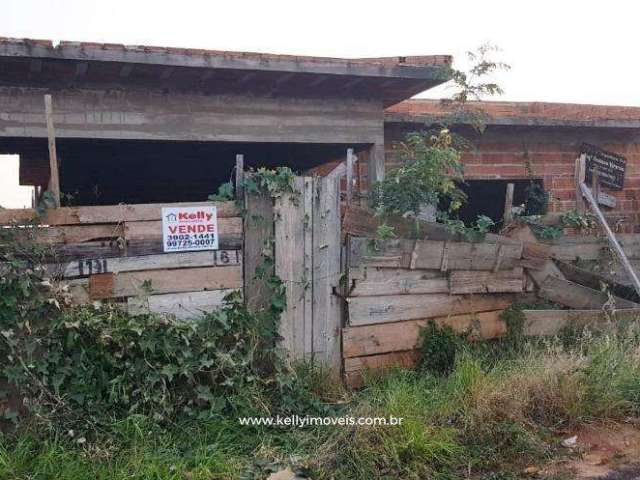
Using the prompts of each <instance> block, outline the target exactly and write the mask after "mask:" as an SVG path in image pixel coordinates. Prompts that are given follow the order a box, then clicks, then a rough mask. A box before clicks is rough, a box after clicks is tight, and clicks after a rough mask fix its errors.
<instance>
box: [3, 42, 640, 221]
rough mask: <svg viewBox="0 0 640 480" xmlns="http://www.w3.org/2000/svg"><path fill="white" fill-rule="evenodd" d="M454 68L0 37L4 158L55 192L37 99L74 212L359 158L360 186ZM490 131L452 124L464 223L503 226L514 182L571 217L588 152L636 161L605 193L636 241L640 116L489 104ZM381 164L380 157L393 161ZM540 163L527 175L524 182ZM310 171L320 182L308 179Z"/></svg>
mask: <svg viewBox="0 0 640 480" xmlns="http://www.w3.org/2000/svg"><path fill="white" fill-rule="evenodd" d="M451 60H452V59H451V57H449V56H444V55H436V56H421V57H390V58H370V59H350V60H347V59H336V58H318V57H296V56H287V55H269V54H255V53H237V52H220V51H209V50H195V49H176V48H160V47H149V46H135V47H130V46H123V45H113V44H94V43H75V42H62V43H60V44H59V45H57V46H55V47H54V45H53V44H52V43H51V42H50V41H38V40H15V39H3V40H0V153H6V154H18V155H19V156H20V183H21V184H22V185H33V186H35V187H36V188H37V189H39V190H40V191H42V190H43V189H45V188H46V185H47V182H48V179H49V167H48V165H49V164H48V152H47V141H46V139H47V129H46V124H45V119H44V106H43V100H42V99H43V95H44V94H45V93H50V94H52V95H53V103H54V113H53V119H54V123H55V129H56V139H57V144H58V152H59V156H60V157H61V162H60V179H61V189H62V191H63V193H66V194H68V195H70V196H72V197H73V202H74V204H75V205H108V204H117V203H120V202H125V203H135V202H138V203H139V202H166V201H198V200H203V199H206V197H207V195H208V194H210V193H212V192H214V191H215V190H216V188H217V186H218V185H219V184H221V183H222V182H224V181H227V180H229V178H230V176H231V174H232V171H233V167H234V161H235V155H236V154H243V155H244V156H245V162H246V165H247V166H249V167H252V166H253V167H257V166H274V165H289V166H291V167H292V168H294V169H295V170H297V171H314V172H317V173H320V174H323V173H326V172H328V171H331V170H332V168H334V167H335V165H337V164H340V163H341V162H343V161H344V158H345V155H346V154H345V152H346V150H347V148H353V149H354V150H355V152H356V154H357V155H358V158H359V161H360V168H359V169H358V171H359V172H360V176H359V180H360V182H359V187H360V189H361V191H364V190H366V186H367V184H368V182H369V181H374V180H376V179H379V178H382V176H383V175H384V169H385V168H387V169H388V168H393V166H394V165H397V160H398V159H397V156H396V155H395V154H394V151H393V145H394V144H395V143H396V142H398V141H401V140H402V139H403V138H404V136H405V135H406V133H408V132H410V131H415V130H420V129H424V128H425V127H429V126H430V125H433V124H434V122H436V121H437V120H438V119H440V118H442V117H443V115H446V114H447V111H446V110H447V107H445V106H443V104H441V103H440V102H438V101H433V100H408V99H409V98H410V97H412V96H413V95H415V94H418V93H420V92H423V91H425V90H428V89H429V88H431V87H433V86H436V85H439V84H441V83H443V82H445V81H446V80H447V79H448V71H449V66H450V64H451ZM470 106H471V107H472V108H482V110H484V111H485V113H486V115H487V117H486V120H485V123H486V129H485V131H484V133H482V134H480V133H478V132H477V131H475V130H473V129H472V128H470V127H469V126H467V125H457V126H456V127H455V128H456V129H458V130H459V131H460V132H461V133H462V134H463V135H464V136H466V137H467V138H468V139H470V140H471V141H472V143H473V145H474V148H472V149H470V150H469V151H468V152H466V153H465V155H464V163H465V173H466V178H467V185H465V187H464V188H465V190H466V191H467V194H468V195H469V199H470V201H469V202H468V205H467V206H466V207H465V209H463V211H462V214H463V216H464V217H465V218H468V219H473V218H475V216H476V215H477V214H478V213H483V214H487V215H489V216H491V217H493V218H494V219H496V220H499V219H500V218H501V215H502V210H503V205H504V195H505V186H506V183H507V181H509V182H512V183H514V184H515V194H514V201H515V203H516V204H519V203H521V202H522V201H523V196H524V192H525V189H526V187H527V185H528V184H529V183H530V182H531V181H536V182H540V183H541V184H542V185H543V187H544V188H545V189H546V190H548V191H550V192H551V203H550V209H551V211H552V212H559V211H566V210H569V209H572V208H573V207H574V204H575V196H576V194H575V182H574V160H575V158H576V157H577V155H579V153H580V148H581V145H582V144H583V143H587V144H591V145H595V146H597V147H600V148H602V149H605V150H608V151H611V152H616V153H618V154H621V155H622V156H624V157H625V158H626V161H627V168H626V172H625V179H624V189H622V190H620V191H613V190H611V191H609V190H606V192H607V193H608V194H610V195H612V196H613V197H615V201H616V206H615V207H613V208H607V215H608V217H609V219H610V220H611V221H612V223H615V224H619V226H620V227H621V230H622V231H627V232H630V231H639V230H640V217H639V216H638V213H636V212H637V207H638V204H637V202H638V201H639V200H640V199H639V198H638V195H639V191H640V172H639V171H638V162H639V161H640V158H639V157H638V155H639V153H638V143H639V142H640V135H639V134H640V108H631V107H609V106H591V105H565V104H547V103H508V102H482V105H481V106H480V105H473V104H472V105H470ZM385 158H386V159H385ZM527 165H530V167H531V169H530V171H528V170H527ZM311 169H313V170H311Z"/></svg>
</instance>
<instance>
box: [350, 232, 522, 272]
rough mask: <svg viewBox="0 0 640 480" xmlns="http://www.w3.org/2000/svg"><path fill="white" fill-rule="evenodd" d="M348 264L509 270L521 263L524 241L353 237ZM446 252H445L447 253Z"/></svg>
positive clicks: (431, 268)
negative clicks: (479, 241)
mask: <svg viewBox="0 0 640 480" xmlns="http://www.w3.org/2000/svg"><path fill="white" fill-rule="evenodd" d="M350 248H351V250H350V257H349V264H350V266H351V267H359V266H370V267H386V268H411V269H426V270H442V271H447V270H494V269H495V267H496V266H497V267H498V268H499V269H501V270H509V269H513V268H516V267H518V266H520V258H521V257H522V243H521V242H516V243H514V244H497V243H466V242H443V241H436V240H406V239H392V240H384V241H373V240H370V239H366V238H362V237H352V239H351V242H350ZM445 254H446V255H445Z"/></svg>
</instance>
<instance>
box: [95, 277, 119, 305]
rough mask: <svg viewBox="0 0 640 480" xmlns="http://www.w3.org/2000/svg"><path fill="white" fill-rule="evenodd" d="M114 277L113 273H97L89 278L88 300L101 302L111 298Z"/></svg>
mask: <svg viewBox="0 0 640 480" xmlns="http://www.w3.org/2000/svg"><path fill="white" fill-rule="evenodd" d="M114 285H115V275H114V274H113V273H98V274H95V275H91V277H90V278H89V298H90V299H91V300H102V299H105V298H111V297H113V296H114V295H113V292H114Z"/></svg>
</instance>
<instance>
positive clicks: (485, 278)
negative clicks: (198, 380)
mask: <svg viewBox="0 0 640 480" xmlns="http://www.w3.org/2000/svg"><path fill="white" fill-rule="evenodd" d="M449 289H450V292H451V294H465V293H508V292H511V293H518V292H522V291H523V290H524V275H523V270H522V268H514V269H513V270H503V271H499V272H486V271H472V270H456V271H453V272H451V273H450V274H449Z"/></svg>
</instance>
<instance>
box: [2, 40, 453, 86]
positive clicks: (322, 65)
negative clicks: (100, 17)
mask: <svg viewBox="0 0 640 480" xmlns="http://www.w3.org/2000/svg"><path fill="white" fill-rule="evenodd" d="M0 57H27V58H34V59H56V60H78V61H90V62H91V61H96V62H118V63H127V64H136V63H137V64H147V65H165V66H170V67H193V68H223V69H232V70H256V71H271V72H294V73H296V72H297V73H315V74H329V75H354V76H366V77H388V78H403V79H422V80H439V79H442V81H445V80H446V78H444V77H446V75H447V68H446V67H444V66H443V65H424V66H416V65H406V64H401V65H399V64H395V65H394V64H385V63H374V62H369V63H367V62H366V61H362V60H347V59H331V58H315V57H314V58H306V57H291V56H276V55H274V56H267V55H246V54H236V55H233V54H230V52H220V53H216V52H206V51H203V52H202V53H199V54H196V53H193V52H185V53H180V51H176V50H175V49H164V50H163V51H158V50H157V49H152V48H145V47H139V48H138V47H124V46H123V47H122V48H115V47H113V46H107V48H105V45H101V44H94V45H91V44H82V43H76V42H61V43H60V44H59V45H58V46H57V47H55V48H54V47H53V46H51V45H48V44H46V43H29V42H20V41H15V42H0Z"/></svg>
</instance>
